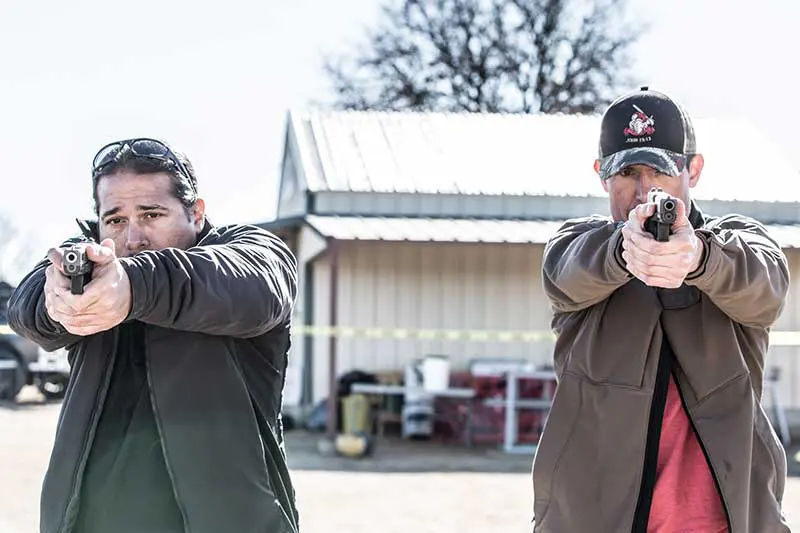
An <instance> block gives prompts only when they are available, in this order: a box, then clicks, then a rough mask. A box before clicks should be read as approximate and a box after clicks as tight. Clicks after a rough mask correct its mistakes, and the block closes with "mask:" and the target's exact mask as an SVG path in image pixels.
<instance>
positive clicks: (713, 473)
mask: <svg viewBox="0 0 800 533" xmlns="http://www.w3.org/2000/svg"><path fill="white" fill-rule="evenodd" d="M674 379H675V386H676V387H677V389H678V396H680V398H681V407H682V408H683V412H684V413H686V418H688V419H689V425H690V426H692V432H694V436H695V438H696V439H697V443H698V444H699V445H700V449H701V450H703V457H705V459H706V464H707V465H708V471H709V472H711V477H712V478H713V479H714V486H715V487H716V488H717V494H718V495H719V501H720V502H721V503H722V509H723V510H724V511H725V522H726V523H727V525H728V533H732V528H731V515H730V513H729V512H728V505H727V504H726V503H725V498H724V497H723V495H722V487H721V485H720V484H719V478H718V477H717V472H716V471H715V470H714V465H712V464H711V459H710V458H709V456H708V451H707V450H706V446H705V444H703V439H701V438H700V434H699V433H698V432H697V428H696V427H695V425H694V420H693V419H692V416H691V415H690V414H689V410H688V409H687V408H686V402H685V401H684V399H683V391H682V390H681V385H680V383H679V382H678V379H677V377H675V378H674Z"/></svg>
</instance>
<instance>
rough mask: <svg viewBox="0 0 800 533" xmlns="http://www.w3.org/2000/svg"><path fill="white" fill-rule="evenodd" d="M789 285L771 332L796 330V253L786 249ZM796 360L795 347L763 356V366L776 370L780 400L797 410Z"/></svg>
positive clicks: (799, 271) (799, 321) (799, 378)
mask: <svg viewBox="0 0 800 533" xmlns="http://www.w3.org/2000/svg"><path fill="white" fill-rule="evenodd" d="M786 256H787V258H788V260H789V268H790V275H791V279H792V284H791V286H790V288H789V295H788V298H787V301H786V306H785V307H784V308H783V312H782V313H781V316H780V317H779V318H778V321H777V322H776V323H775V326H774V327H773V328H772V329H773V330H774V331H800V309H798V305H799V304H800V283H798V282H797V280H798V279H799V278H798V277H799V276H800V250H786ZM798 357H800V347H799V346H773V347H771V348H770V351H769V353H768V354H767V361H766V366H767V368H770V367H777V368H778V369H779V370H780V375H781V380H780V382H779V384H778V396H779V398H780V401H781V402H782V403H783V404H784V405H785V406H789V407H792V408H794V409H797V408H800V364H798Z"/></svg>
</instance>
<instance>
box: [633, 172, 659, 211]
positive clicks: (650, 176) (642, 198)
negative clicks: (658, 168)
mask: <svg viewBox="0 0 800 533" xmlns="http://www.w3.org/2000/svg"><path fill="white" fill-rule="evenodd" d="M636 183H637V189H636V200H638V201H639V202H640V203H644V202H646V201H647V193H648V192H650V189H652V188H653V187H655V172H653V170H651V169H649V168H648V169H646V170H643V171H641V172H639V179H638V180H636Z"/></svg>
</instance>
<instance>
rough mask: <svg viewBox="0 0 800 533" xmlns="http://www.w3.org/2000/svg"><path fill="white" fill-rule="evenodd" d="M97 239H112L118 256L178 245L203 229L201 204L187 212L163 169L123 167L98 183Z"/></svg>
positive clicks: (191, 243)
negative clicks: (139, 170) (141, 170)
mask: <svg viewBox="0 0 800 533" xmlns="http://www.w3.org/2000/svg"><path fill="white" fill-rule="evenodd" d="M97 199H98V206H99V214H100V221H99V230H100V239H101V240H102V239H112V240H113V241H114V244H115V246H116V250H117V256H118V257H126V256H131V255H134V254H136V253H138V252H141V251H143V250H162V249H164V248H170V247H174V248H180V249H183V250H185V249H186V248H189V247H191V246H194V244H195V243H196V241H197V235H198V233H200V231H201V230H202V229H203V220H204V219H203V215H204V209H205V207H204V204H203V200H199V199H198V201H197V204H196V206H195V208H194V210H193V212H191V213H187V211H186V209H185V208H184V207H183V204H181V202H180V200H178V199H177V198H176V197H175V194H174V192H173V185H172V178H171V176H170V175H169V174H167V173H165V172H159V173H155V174H136V173H133V172H130V171H127V170H122V171H119V172H116V173H114V174H109V175H108V176H103V177H102V178H100V180H99V181H98V183H97Z"/></svg>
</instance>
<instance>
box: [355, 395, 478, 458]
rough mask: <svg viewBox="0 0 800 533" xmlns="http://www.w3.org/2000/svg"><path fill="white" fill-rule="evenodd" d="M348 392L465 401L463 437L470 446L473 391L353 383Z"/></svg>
mask: <svg viewBox="0 0 800 533" xmlns="http://www.w3.org/2000/svg"><path fill="white" fill-rule="evenodd" d="M350 391H351V392H353V393H358V394H379V395H400V396H414V395H418V396H425V395H428V396H439V397H442V398H454V399H459V400H468V401H467V431H466V435H465V437H464V438H465V440H466V443H465V444H466V445H467V446H472V402H473V400H474V399H475V391H474V390H473V389H467V388H461V387H453V388H447V389H441V390H435V391H430V390H427V389H424V388H422V387H406V386H404V385H381V384H372V383H353V384H352V385H351V386H350Z"/></svg>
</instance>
